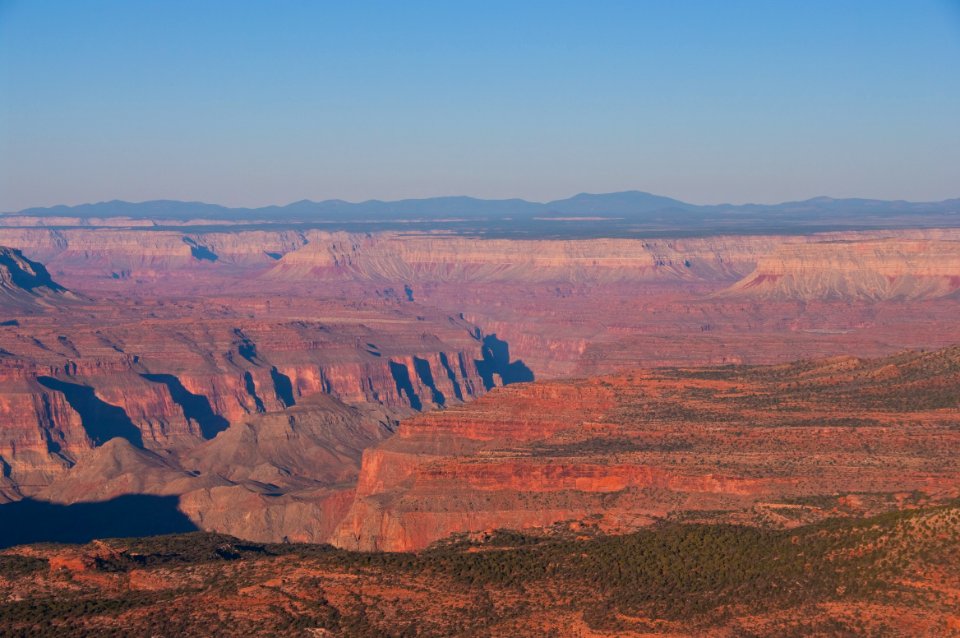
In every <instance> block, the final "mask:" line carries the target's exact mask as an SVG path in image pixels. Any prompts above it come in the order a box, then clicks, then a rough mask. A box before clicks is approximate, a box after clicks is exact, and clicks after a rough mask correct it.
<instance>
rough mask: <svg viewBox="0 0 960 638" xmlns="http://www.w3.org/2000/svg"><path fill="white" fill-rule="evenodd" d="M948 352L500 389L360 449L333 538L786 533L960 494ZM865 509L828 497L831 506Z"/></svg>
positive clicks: (407, 542)
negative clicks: (676, 522)
mask: <svg viewBox="0 0 960 638" xmlns="http://www.w3.org/2000/svg"><path fill="white" fill-rule="evenodd" d="M958 381H960V350H957V349H948V350H944V351H938V352H935V353H931V354H904V355H898V356H895V357H891V358H887V359H880V360H860V359H854V358H835V359H828V360H821V361H813V362H805V363H797V364H791V365H783V366H775V367H759V368H714V369H710V368H707V369H699V370H692V369H664V370H658V371H647V372H640V371H638V372H634V373H628V374H624V375H617V376H608V377H601V378H597V379H591V380H585V381H566V382H550V383H535V384H531V385H520V386H515V387H510V388H504V389H500V390H497V391H496V392H493V393H491V394H488V395H486V396H484V397H483V398H481V399H479V400H477V401H475V402H473V403H471V404H469V405H464V406H459V407H456V408H453V409H450V410H446V411H444V412H438V413H432V414H429V415H424V416H422V417H418V418H415V419H411V420H409V421H406V422H404V423H403V424H402V425H401V427H400V430H399V432H398V434H397V435H396V436H395V437H393V438H392V439H390V440H388V441H386V442H384V443H382V444H381V445H379V446H378V447H377V448H374V449H371V450H367V451H366V452H364V456H363V468H362V470H361V474H360V479H359V482H358V485H357V497H356V501H355V502H354V504H353V506H352V508H351V509H350V512H349V513H348V514H347V516H346V518H345V519H344V521H343V522H342V523H341V524H340V525H339V527H338V528H337V530H336V533H335V534H334V535H333V536H332V541H333V542H334V543H335V544H337V545H338V546H341V547H345V548H350V549H361V550H386V551H407V550H415V549H422V548H424V547H426V546H428V545H429V544H430V543H432V542H434V541H437V540H440V539H442V538H445V537H446V536H449V535H450V534H454V533H465V532H482V531H488V530H493V529H498V528H512V529H531V528H544V527H549V526H551V525H553V524H556V523H561V522H565V521H571V520H572V521H583V522H585V523H592V524H598V525H599V526H600V527H601V528H602V529H605V530H607V531H615V532H626V531H630V530H634V529H637V528H640V527H642V526H644V525H646V524H649V523H650V522H651V521H653V520H657V519H664V518H676V517H678V516H681V517H682V516H695V517H704V516H708V517H711V518H719V519H721V520H735V521H754V522H765V523H774V524H777V525H793V524H798V523H800V522H804V521H809V520H813V519H815V518H818V517H822V516H827V515H830V514H835V513H838V512H841V511H843V512H846V513H858V514H863V513H865V512H869V511H871V509H872V508H883V507H895V506H897V505H898V503H899V502H901V501H902V496H903V495H904V494H908V493H913V492H916V493H917V494H923V495H924V496H925V497H926V498H934V499H946V498H950V497H954V496H956V495H957V494H958V493H960V463H958V461H957V458H958V452H960V436H958V435H957V434H956V431H955V419H956V418H957V414H958V411H957V410H958V407H960V402H958V400H957V398H956V395H955V394H954V393H953V392H952V390H951V388H952V387H954V385H955V384H956V383H957V382H958ZM848 493H852V494H862V495H864V497H863V498H845V499H839V498H837V495H840V494H848Z"/></svg>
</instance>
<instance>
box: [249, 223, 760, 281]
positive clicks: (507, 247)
mask: <svg viewBox="0 0 960 638" xmlns="http://www.w3.org/2000/svg"><path fill="white" fill-rule="evenodd" d="M738 239H740V238H729V237H715V238H704V239H669V240H638V239H581V240H546V239H542V240H539V239H532V240H506V239H476V238H470V237H457V236H430V235H397V234H392V233H381V234H377V235H372V236H356V235H353V236H345V235H341V236H331V237H328V238H326V240H322V239H321V240H318V241H312V242H311V243H310V244H309V245H307V246H304V247H303V248H300V249H298V250H296V251H293V252H291V253H288V254H286V255H285V256H284V257H283V258H282V259H280V260H279V261H278V263H277V264H276V265H275V266H274V267H273V268H272V269H271V270H270V272H269V273H267V274H266V275H265V276H266V277H268V278H277V279H302V278H310V277H321V278H323V277H327V278H338V277H351V278H360V279H366V280H374V281H393V282H397V281H407V282H433V283H437V282H459V281H463V282H481V281H513V282H553V281H567V282H616V281H646V280H654V279H660V278H663V279H667V280H694V281H696V280H704V279H707V280H715V279H719V280H730V279H732V278H735V277H737V276H740V275H742V274H743V273H744V272H746V271H747V270H748V269H749V268H750V266H752V264H753V263H755V260H756V257H757V256H758V255H757V252H758V250H760V249H761V248H760V245H759V244H757V243H756V242H745V243H744V242H739V241H737V240H738Z"/></svg>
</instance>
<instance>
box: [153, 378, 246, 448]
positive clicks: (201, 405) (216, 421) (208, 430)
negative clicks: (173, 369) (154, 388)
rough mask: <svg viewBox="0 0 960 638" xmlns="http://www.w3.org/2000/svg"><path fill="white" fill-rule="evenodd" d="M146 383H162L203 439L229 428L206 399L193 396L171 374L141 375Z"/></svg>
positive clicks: (198, 395) (201, 396) (228, 424)
mask: <svg viewBox="0 0 960 638" xmlns="http://www.w3.org/2000/svg"><path fill="white" fill-rule="evenodd" d="M140 376H142V377H143V378H144V379H146V380H147V381H153V382H154V383H162V384H163V385H165V386H167V390H169V391H170V396H171V397H172V398H173V400H174V401H175V402H176V403H177V405H179V406H180V407H181V408H182V409H183V415H184V416H185V417H187V418H188V419H191V420H193V421H196V422H197V425H199V426H200V434H201V436H203V438H205V439H212V438H213V437H215V436H217V434H219V433H220V432H223V431H224V430H226V429H227V428H228V427H229V426H230V422H229V421H227V420H226V419H225V418H223V417H222V416H220V415H219V414H217V413H215V412H214V411H213V408H211V407H210V401H209V400H208V399H207V397H205V396H203V395H200V394H193V393H192V392H190V391H189V390H187V389H186V388H185V387H183V384H182V383H180V379H178V378H177V377H175V376H173V375H172V374H142V375H140Z"/></svg>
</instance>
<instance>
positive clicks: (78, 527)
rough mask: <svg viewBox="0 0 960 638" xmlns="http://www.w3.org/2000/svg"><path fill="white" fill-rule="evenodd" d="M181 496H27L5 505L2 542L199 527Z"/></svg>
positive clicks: (0, 514)
mask: <svg viewBox="0 0 960 638" xmlns="http://www.w3.org/2000/svg"><path fill="white" fill-rule="evenodd" d="M178 502H179V499H178V497H176V496H147V495H143V494H135V495H129V496H120V497H117V498H114V499H111V500H109V501H100V502H95V503H75V504H73V505H60V504H57V503H48V502H46V501H37V500H34V499H30V498H27V499H23V500H21V501H15V502H13V503H7V504H5V505H0V548H3V547H10V546H12V545H23V544H26V543H42V542H57V543H88V542H90V541H91V540H94V539H96V538H116V537H129V536H153V535H157V534H174V533H180V532H192V531H196V530H197V529H198V528H197V526H196V525H194V524H193V523H192V522H191V521H190V519H189V518H187V517H186V516H185V515H184V514H183V513H182V512H180V510H178V509H177V504H178Z"/></svg>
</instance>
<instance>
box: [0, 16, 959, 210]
mask: <svg viewBox="0 0 960 638" xmlns="http://www.w3.org/2000/svg"><path fill="white" fill-rule="evenodd" d="M626 189H640V190H647V191H651V192H655V193H659V194H664V195H670V196H673V197H678V198H680V199H684V200H687V201H692V202H697V203H717V202H721V201H730V202H745V201H756V202H772V201H782V200H789V199H799V198H806V197H811V196H815V195H821V194H825V195H832V196H837V197H841V196H864V197H878V198H891V199H892V198H904V199H913V200H937V199H944V198H947V197H957V196H960V0H903V1H900V2H892V1H885V0H863V1H854V0H803V1H802V2H798V1H787V0H782V1H778V0H763V1H756V2H747V1H742V2H741V1H728V0H724V1H721V0H702V1H694V0H690V1H686V2H683V1H677V2H666V1H656V2H654V1H650V2H639V1H625V2H603V1H599V0H598V1H593V2H586V1H584V2H562V1H557V0H551V1H549V2H533V1H530V2H522V1H520V0H515V1H512V2H499V1H491V0H482V1H481V0H478V1H476V2H471V1H466V0H464V1H459V0H450V1H441V0H437V1H435V2H416V1H404V2H400V1H385V2H363V1H350V2H347V1H338V2H298V1H293V0H284V1H278V2H266V1H263V2H242V1H239V0H231V1H222V2H218V1H193V0H189V1H187V0H183V1H180V0H163V1H161V0H155V1H147V0H141V1H138V0H113V1H102V0H83V1H79V0H65V1H59V2H58V1H52V0H19V1H18V0H0V210H17V209H20V208H24V207H27V206H34V205H51V204H57V203H68V204H73V203H81V202H89V201H101V200H107V199H127V200H133V201H141V200H146V199H154V198H173V199H188V200H203V201H209V202H215V203H223V204H230V205H261V204H267V203H287V202H290V201H294V200H298V199H303V198H310V199H325V198H334V197H339V198H343V199H349V200H361V199H368V198H383V199H393V198H401V197H423V196H431V195H444V194H468V195H475V196H480V197H512V196H518V197H525V198H528V199H534V200H541V201H542V200H547V199H553V198H559V197H565V196H569V195H571V194H574V193H577V192H580V191H588V192H605V191H615V190H626Z"/></svg>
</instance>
